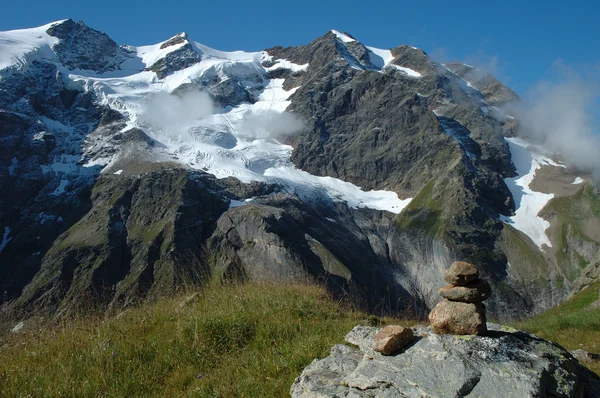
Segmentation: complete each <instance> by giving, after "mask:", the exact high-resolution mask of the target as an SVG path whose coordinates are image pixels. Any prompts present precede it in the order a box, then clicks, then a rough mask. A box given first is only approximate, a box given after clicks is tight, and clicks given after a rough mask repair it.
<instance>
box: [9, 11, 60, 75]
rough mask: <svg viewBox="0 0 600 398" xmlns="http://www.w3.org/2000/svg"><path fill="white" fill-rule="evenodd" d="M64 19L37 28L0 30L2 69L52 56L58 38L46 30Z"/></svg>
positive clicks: (20, 65)
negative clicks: (37, 58)
mask: <svg viewBox="0 0 600 398" xmlns="http://www.w3.org/2000/svg"><path fill="white" fill-rule="evenodd" d="M61 22H64V21H57V22H52V23H49V24H46V25H43V26H39V27H37V28H31V29H18V30H10V31H7V32H0V70H2V69H5V68H8V67H17V68H18V67H22V66H24V65H26V64H27V62H29V61H31V60H33V59H34V58H36V57H40V58H52V57H53V56H54V52H53V51H52V47H53V46H54V45H55V44H57V43H58V41H59V40H58V38H56V37H52V36H50V35H49V34H48V33H46V31H47V30H48V28H50V27H51V26H54V25H56V24H59V23H61Z"/></svg>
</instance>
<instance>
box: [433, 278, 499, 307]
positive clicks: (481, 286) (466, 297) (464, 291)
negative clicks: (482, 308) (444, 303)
mask: <svg viewBox="0 0 600 398" xmlns="http://www.w3.org/2000/svg"><path fill="white" fill-rule="evenodd" d="M439 294H440V296H442V297H443V298H446V299H448V300H451V301H462V302H465V303H479V302H481V301H483V300H485V299H487V298H488V297H490V295H491V294H492V289H491V288H490V284H489V283H487V282H486V281H484V280H482V279H478V280H476V281H473V282H470V283H467V284H466V285H464V286H452V285H448V286H444V287H442V288H440V290H439Z"/></svg>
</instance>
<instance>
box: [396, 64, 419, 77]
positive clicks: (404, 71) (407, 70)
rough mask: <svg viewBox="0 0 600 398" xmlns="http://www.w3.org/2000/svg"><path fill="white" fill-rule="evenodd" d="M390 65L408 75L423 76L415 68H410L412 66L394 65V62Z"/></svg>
mask: <svg viewBox="0 0 600 398" xmlns="http://www.w3.org/2000/svg"><path fill="white" fill-rule="evenodd" d="M390 66H391V67H392V68H394V69H397V70H399V71H400V72H402V73H404V74H406V75H407V76H410V77H421V76H422V75H421V74H420V73H419V72H417V71H416V70H413V69H410V68H405V67H404V66H398V65H394V64H390Z"/></svg>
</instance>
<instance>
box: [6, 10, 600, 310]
mask: <svg viewBox="0 0 600 398" xmlns="http://www.w3.org/2000/svg"><path fill="white" fill-rule="evenodd" d="M472 71H473V68H472V67H470V66H468V65H464V64H457V63H450V64H445V65H442V64H439V63H436V62H434V61H432V60H431V59H430V58H429V57H428V56H427V54H426V53H424V52H423V51H422V50H419V49H417V48H414V47H411V46H407V45H403V46H400V47H397V48H394V49H391V50H387V49H378V48H375V47H370V46H365V45H363V44H362V43H361V42H360V41H358V40H356V39H355V38H353V37H352V36H350V35H349V34H345V33H341V32H338V31H335V30H332V31H330V32H328V33H326V34H325V35H324V36H322V37H320V38H318V39H316V40H314V41H313V42H311V43H310V44H309V45H306V46H300V47H288V48H282V47H275V48H271V49H267V50H265V51H261V52H244V51H235V52H224V51H218V50H215V49H212V48H209V47H207V46H204V45H202V44H200V43H198V42H195V41H193V40H192V39H190V38H189V37H188V35H187V34H185V33H180V34H177V35H175V36H173V37H172V38H170V39H168V40H166V41H164V42H161V43H158V44H155V45H149V46H140V47H135V46H118V45H117V44H116V43H115V42H114V41H112V40H111V39H110V38H109V37H108V36H107V35H106V34H104V33H101V32H98V31H96V30H94V29H92V28H90V27H88V26H86V25H85V24H84V23H82V22H78V23H76V22H74V21H72V20H65V21H59V22H55V23H51V24H48V25H45V26H42V27H39V28H33V29H24V30H16V31H8V32H0V136H1V137H2V142H3V145H2V150H1V152H0V160H1V161H2V162H1V166H0V189H2V200H1V202H0V227H3V228H4V235H3V241H2V243H1V244H0V276H1V278H0V288H1V289H2V292H3V297H2V301H5V302H7V303H8V302H10V304H7V305H5V306H6V308H8V309H10V310H14V311H18V312H23V311H24V312H32V311H51V312H55V311H59V312H62V311H69V310H72V309H73V308H74V307H75V306H77V305H80V304H82V300H83V301H84V305H86V306H89V305H94V306H100V307H105V306H109V307H111V308H113V307H115V308H116V307H122V306H126V305H129V304H131V303H133V302H135V301H136V300H139V299H143V298H144V297H147V296H149V295H153V294H157V293H159V292H161V291H164V290H170V289H173V288H174V287H175V286H177V285H178V284H180V283H182V281H183V280H184V279H192V280H196V281H198V282H202V281H203V280H204V279H205V278H224V279H230V278H241V279H251V280H264V279H276V280H296V279H299V278H306V277H311V278H317V279H321V278H322V279H323V280H325V281H326V283H327V284H328V285H329V286H330V288H331V289H332V291H334V292H337V293H343V294H348V295H350V296H351V297H352V298H354V299H355V300H356V301H357V302H360V303H361V304H364V305H365V306H367V307H369V308H371V309H373V308H376V307H378V306H381V305H382V304H381V303H386V304H385V305H384V306H383V307H385V308H382V309H386V310H402V309H405V308H407V307H409V306H410V307H412V308H413V309H414V310H417V311H421V310H424V309H426V308H427V307H431V306H432V305H433V304H434V303H435V301H436V300H437V295H436V290H437V289H436V288H437V287H438V284H439V281H440V280H441V278H440V275H441V274H442V273H443V271H444V268H445V267H447V266H448V265H449V264H450V263H451V262H452V260H454V259H467V260H471V261H473V262H475V263H477V264H478V265H480V267H481V268H482V269H483V270H484V271H483V272H484V273H487V276H489V278H491V279H492V280H493V281H495V289H496V290H497V293H498V294H495V295H494V296H493V297H497V299H496V301H495V302H492V303H491V304H490V306H491V310H492V311H494V312H496V313H497V314H499V315H507V316H510V315H516V314H517V313H519V312H523V311H525V312H536V311H539V310H541V309H544V308H546V307H548V306H550V305H553V304H555V303H557V302H559V301H560V300H562V299H564V297H566V295H567V294H568V293H569V292H570V290H571V289H572V287H573V286H575V285H577V283H579V282H578V281H579V279H581V278H580V275H586V273H587V274H589V273H590V272H593V270H595V269H596V268H597V267H595V264H596V263H595V262H596V261H597V259H598V255H599V251H598V244H599V242H600V239H598V236H596V235H595V234H597V231H598V230H600V221H599V220H598V216H597V214H596V213H594V212H595V210H594V209H596V207H594V206H597V204H598V198H597V194H596V193H595V191H594V188H593V187H592V185H590V183H589V182H588V180H589V177H588V176H586V175H585V173H584V172H583V171H576V170H571V169H569V168H567V167H565V165H563V164H562V163H561V162H560V160H558V159H557V158H556V157H555V156H554V155H552V154H548V153H545V151H544V149H543V147H541V146H539V145H534V144H533V143H530V142H527V141H526V140H525V139H524V138H523V137H519V123H518V120H516V119H515V118H514V117H513V116H512V115H510V114H508V113H507V112H506V111H505V110H504V109H506V108H505V107H504V105H505V104H506V103H509V102H513V101H518V98H517V96H516V95H515V94H514V93H513V92H512V91H511V90H510V89H508V88H507V87H505V86H503V85H502V84H501V83H499V82H498V81H497V80H496V79H494V78H493V77H491V76H489V75H486V76H485V77H484V78H482V79H477V80H472V79H470V78H471V77H472V76H474V75H475V74H473V73H471V72H472ZM479 75H480V74H479ZM580 203H585V206H582V207H581V209H579V210H578V211H577V212H576V213H577V214H573V212H572V211H567V210H566V209H565V206H567V207H569V206H575V207H577V204H580ZM587 215H592V217H590V218H589V219H588V221H586V222H587V224H585V225H582V224H581V222H580V221H581V219H582V218H586V216H587ZM589 220H591V221H589ZM595 231H596V232H595ZM578 278H579V279H578ZM84 299H85V300H84ZM77 303H79V304H77Z"/></svg>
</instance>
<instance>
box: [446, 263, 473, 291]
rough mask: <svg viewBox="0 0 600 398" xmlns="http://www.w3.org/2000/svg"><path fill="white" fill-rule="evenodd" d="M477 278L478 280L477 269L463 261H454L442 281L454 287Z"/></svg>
mask: <svg viewBox="0 0 600 398" xmlns="http://www.w3.org/2000/svg"><path fill="white" fill-rule="evenodd" d="M477 278H479V271H478V270H477V268H475V266H474V265H473V264H470V263H466V262H464V261H455V262H454V263H452V265H451V266H450V268H448V271H446V275H445V276H444V280H445V281H446V282H447V283H448V284H450V285H455V286H463V285H466V284H467V283H469V282H471V281H474V280H476V279H477Z"/></svg>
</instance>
